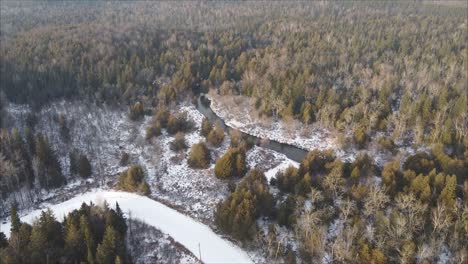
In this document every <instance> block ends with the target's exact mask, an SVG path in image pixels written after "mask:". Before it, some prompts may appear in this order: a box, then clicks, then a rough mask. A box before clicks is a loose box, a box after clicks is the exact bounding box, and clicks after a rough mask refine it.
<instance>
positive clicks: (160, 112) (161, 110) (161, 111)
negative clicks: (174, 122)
mask: <svg viewBox="0 0 468 264" xmlns="http://www.w3.org/2000/svg"><path fill="white" fill-rule="evenodd" d="M169 116H170V113H169V110H168V109H167V107H166V106H164V105H162V106H160V107H158V109H157V110H156V111H155V113H154V121H156V122H158V123H159V124H160V126H161V127H166V125H167V121H168V120H169Z"/></svg>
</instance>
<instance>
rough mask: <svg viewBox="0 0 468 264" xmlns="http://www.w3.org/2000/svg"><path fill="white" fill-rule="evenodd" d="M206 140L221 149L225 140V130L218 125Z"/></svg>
mask: <svg viewBox="0 0 468 264" xmlns="http://www.w3.org/2000/svg"><path fill="white" fill-rule="evenodd" d="M206 139H207V141H208V142H209V143H210V144H211V145H213V146H216V147H219V146H220V145H221V143H223V140H224V129H223V128H222V127H221V126H220V125H219V124H217V123H216V125H215V126H214V128H213V129H212V130H211V131H210V133H208V136H207V137H206Z"/></svg>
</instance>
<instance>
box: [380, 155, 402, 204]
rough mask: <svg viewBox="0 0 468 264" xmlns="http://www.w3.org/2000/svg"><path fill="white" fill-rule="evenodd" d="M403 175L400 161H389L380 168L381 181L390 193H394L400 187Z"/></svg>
mask: <svg viewBox="0 0 468 264" xmlns="http://www.w3.org/2000/svg"><path fill="white" fill-rule="evenodd" d="M402 181H403V175H402V173H401V172H400V162H399V161H398V160H396V161H389V162H387V163H385V165H384V167H383V170H382V183H383V185H384V186H385V189H386V190H387V191H388V193H389V194H390V195H395V194H396V193H397V192H398V191H400V190H401V189H402V184H403V182H402Z"/></svg>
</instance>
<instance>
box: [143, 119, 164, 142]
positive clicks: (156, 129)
mask: <svg viewBox="0 0 468 264" xmlns="http://www.w3.org/2000/svg"><path fill="white" fill-rule="evenodd" d="M159 135H161V124H160V123H159V122H158V121H153V122H151V124H150V125H149V126H148V127H147V128H146V140H150V139H151V138H153V137H157V136H159Z"/></svg>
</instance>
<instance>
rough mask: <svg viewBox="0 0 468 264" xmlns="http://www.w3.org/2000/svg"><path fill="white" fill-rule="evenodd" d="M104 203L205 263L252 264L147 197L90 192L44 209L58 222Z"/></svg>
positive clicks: (206, 229) (234, 248)
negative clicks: (84, 206)
mask: <svg viewBox="0 0 468 264" xmlns="http://www.w3.org/2000/svg"><path fill="white" fill-rule="evenodd" d="M104 201H106V202H107V203H108V204H109V205H110V206H115V203H116V202H118V203H119V205H120V207H121V208H122V210H123V211H124V212H125V213H127V214H129V215H130V214H131V216H132V218H136V219H139V220H141V221H143V222H145V223H148V224H149V225H151V226H154V227H155V228H157V229H159V230H161V231H162V232H164V233H166V234H168V235H169V236H171V237H172V238H174V240H176V241H177V242H179V243H180V244H182V245H183V246H184V247H186V248H187V249H188V250H190V252H192V253H193V255H195V256H197V257H199V258H200V254H201V258H200V259H201V260H202V261H203V262H205V263H252V260H251V259H250V257H249V256H248V255H247V254H246V253H245V252H244V251H243V250H242V249H240V248H239V247H237V246H236V245H234V244H232V243H231V242H229V241H227V240H225V239H223V238H221V237H220V236H218V235H217V234H216V233H214V232H213V231H212V230H211V229H210V228H209V227H208V226H206V225H204V224H202V223H200V222H197V221H195V220H193V219H192V218H190V217H188V216H186V215H183V214H181V213H179V212H177V211H176V210H174V209H171V208H169V207H167V206H165V205H163V204H161V203H159V202H156V201H154V200H151V199H149V198H147V197H144V196H140V195H137V194H133V193H127V192H116V191H104V190H93V191H91V192H87V193H84V194H82V195H79V196H76V197H74V198H72V199H70V200H68V201H65V202H63V203H59V204H55V205H47V206H46V207H47V208H50V209H51V210H52V211H53V212H54V214H55V216H56V217H57V218H58V219H59V220H60V221H61V220H63V217H64V216H65V215H66V214H67V213H68V212H70V211H72V210H74V209H77V208H79V207H80V206H81V204H82V203H84V202H85V203H89V202H93V203H95V204H101V203H103V202H104ZM40 213H41V210H35V211H33V212H31V213H29V214H27V215H25V216H22V217H21V220H22V221H24V222H27V223H32V222H33V221H34V219H37V218H38V217H39V215H40ZM0 230H1V231H2V232H4V233H5V234H6V235H7V236H9V233H10V223H7V224H3V225H2V226H1V228H0Z"/></svg>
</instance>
